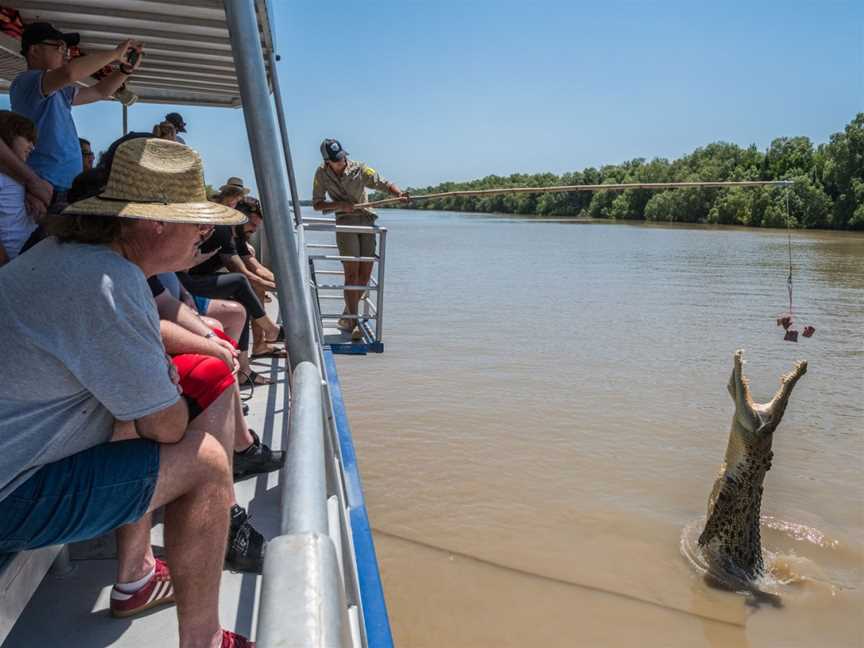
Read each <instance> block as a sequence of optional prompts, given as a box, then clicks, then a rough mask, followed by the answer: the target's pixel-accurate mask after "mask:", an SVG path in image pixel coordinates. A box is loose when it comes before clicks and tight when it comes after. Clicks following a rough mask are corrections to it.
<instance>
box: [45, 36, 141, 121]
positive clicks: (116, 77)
mask: <svg viewBox="0 0 864 648" xmlns="http://www.w3.org/2000/svg"><path fill="white" fill-rule="evenodd" d="M132 51H134V52H137V56H136V57H135V63H134V64H132V63H130V62H129V55H130V53H131V52H132ZM142 51H143V48H142V45H141V43H137V42H134V41H131V40H128V41H126V42H124V43H121V44H120V45H119V46H118V47H117V49H115V50H114V52H113V53H112V54H113V55H114V57H115V58H114V60H116V61H119V62H120V69H119V70H117V71H116V72H113V73H111V74H109V75H108V76H107V77H105V78H104V79H102V80H101V81H99V83H97V84H96V85H93V86H90V87H89V88H81V89H80V90H79V91H78V92H77V93H76V95H75V100H74V101H73V102H72V105H74V106H83V105H84V104H88V103H93V102H94V101H101V100H102V99H108V98H109V97H111V96H112V95H113V94H114V93H115V92H117V90H118V88H120V86H122V85H123V84H124V83H125V82H126V79H127V78H129V75H130V74H132V73H133V72H134V71H135V70H137V69H138V66H139V65H141V61H142V59H143V54H142ZM91 56H92V54H88V55H87V56H82V57H79V58H77V59H74V60H73V61H70V63H69V65H71V64H72V63H74V62H75V61H79V60H81V59H88V58H90V57H91ZM108 63H111V61H109V62H108ZM108 63H106V65H107V64H108ZM103 67H104V66H103ZM96 69H97V70H98V69H101V68H96ZM94 71H95V70H94ZM91 74H92V72H91ZM86 76H87V75H84V77H82V78H86ZM43 85H44V81H43Z"/></svg>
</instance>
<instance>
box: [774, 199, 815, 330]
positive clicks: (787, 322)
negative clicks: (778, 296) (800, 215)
mask: <svg viewBox="0 0 864 648" xmlns="http://www.w3.org/2000/svg"><path fill="white" fill-rule="evenodd" d="M791 193H792V187H791V186H787V187H786V249H787V250H788V253H789V271H788V274H787V275H786V290H787V292H788V293H789V310H788V311H786V312H785V313H781V314H780V315H778V316H777V326H782V327H783V328H784V329H785V330H786V333H785V334H784V336H783V339H784V340H785V341H786V342H797V341H798V329H796V328H795V313H794V309H793V305H792V210H791V209H790V207H789V196H790V194H791ZM815 332H816V329H815V328H814V327H813V326H811V325H809V324H808V325H807V326H805V327H804V330H803V331H802V332H801V335H803V336H804V337H805V338H809V337H811V336H812V335H813V334H814V333H815Z"/></svg>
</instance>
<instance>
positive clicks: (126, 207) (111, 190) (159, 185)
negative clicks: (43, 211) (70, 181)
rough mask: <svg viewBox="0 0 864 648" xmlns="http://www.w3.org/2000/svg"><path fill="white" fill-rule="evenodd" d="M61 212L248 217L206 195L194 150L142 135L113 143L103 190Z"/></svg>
mask: <svg viewBox="0 0 864 648" xmlns="http://www.w3.org/2000/svg"><path fill="white" fill-rule="evenodd" d="M62 213H63V214H69V215H75V214H82V215H93V216H119V217H122V218H138V219H144V220H158V221H166V222H170V223H194V224H202V225H239V224H240V223H245V222H246V220H247V219H246V216H245V215H244V214H242V213H240V212H239V211H237V210H236V209H231V208H230V207H228V206H226V205H220V204H218V203H213V202H210V201H208V200H207V194H206V192H205V189H204V170H203V167H202V165H201V158H200V157H199V156H198V154H197V153H196V152H195V151H193V150H192V149H190V148H189V147H188V146H185V145H183V144H179V143H177V142H171V141H169V140H164V139H156V138H143V137H142V138H138V139H131V140H129V141H126V142H123V143H122V144H121V145H120V146H118V147H117V152H116V153H115V154H114V160H113V162H112V163H111V173H110V175H109V176H108V184H107V185H106V187H105V191H103V192H102V193H101V194H99V195H98V196H94V197H92V198H87V199H86V200H80V201H78V202H75V203H72V204H71V205H69V206H68V207H67V208H66V209H64V210H63V212H62Z"/></svg>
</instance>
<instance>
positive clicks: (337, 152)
mask: <svg viewBox="0 0 864 648" xmlns="http://www.w3.org/2000/svg"><path fill="white" fill-rule="evenodd" d="M321 157H323V158H324V159H325V160H330V161H331V162H338V161H339V160H344V159H345V158H347V157H348V151H346V150H345V149H343V148H342V145H341V144H340V143H339V142H338V141H337V140H335V139H325V140H324V141H323V142H321Z"/></svg>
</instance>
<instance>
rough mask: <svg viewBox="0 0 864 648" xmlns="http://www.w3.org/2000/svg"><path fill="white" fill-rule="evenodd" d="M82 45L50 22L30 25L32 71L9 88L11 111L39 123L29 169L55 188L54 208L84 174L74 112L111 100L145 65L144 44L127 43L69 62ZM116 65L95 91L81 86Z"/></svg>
mask: <svg viewBox="0 0 864 648" xmlns="http://www.w3.org/2000/svg"><path fill="white" fill-rule="evenodd" d="M79 40H80V36H79V35H78V34H64V33H63V32H61V31H59V30H57V29H55V28H54V27H52V26H51V25H50V24H49V23H46V22H37V23H31V24H29V25H27V28H26V29H25V30H24V33H23V35H22V36H21V54H23V55H24V58H25V59H26V60H27V70H26V71H24V72H22V73H21V74H19V75H18V76H17V77H15V80H14V81H13V82H12V85H11V86H10V88H9V96H10V98H11V103H12V110H14V111H15V112H17V113H19V114H21V115H25V116H26V117H29V118H30V119H32V120H33V121H34V122H35V123H36V128H37V130H38V132H39V142H38V143H37V145H36V148H35V149H34V150H33V153H32V155H31V156H30V159H29V161H28V163H29V164H30V166H31V167H32V168H33V170H34V171H36V173H37V174H39V176H40V177H42V178H44V179H45V180H47V181H48V182H50V183H51V185H52V186H53V188H54V197H53V200H52V204H57V203H64V202H65V196H66V192H67V191H68V190H69V187H71V186H72V180H73V179H74V178H75V176H77V175H78V174H79V173H81V170H82V168H83V162H82V159H81V148H80V145H79V143H78V132H77V131H76V130H75V122H74V121H73V120H72V106H82V105H84V104H89V103H93V102H94V101H99V100H101V99H108V98H110V97H111V96H112V95H113V94H114V93H115V92H116V91H117V90H118V89H119V88H120V86H121V85H123V83H125V82H126V80H127V79H128V78H129V75H130V74H132V73H133V72H134V71H135V70H136V69H137V67H138V66H139V65H140V64H141V60H142V55H141V52H142V46H141V43H138V42H136V41H132V40H125V41H123V42H122V43H120V44H119V45H118V46H117V47H115V48H114V49H113V50H107V51H101V50H97V51H94V52H91V53H90V54H88V55H87V56H79V57H77V58H75V59H72V60H71V61H70V60H69V59H68V54H69V48H70V47H73V46H75V45H77V44H78V41H79ZM133 52H134V53H135V54H134V55H133ZM130 57H131V58H130ZM112 63H119V64H120V67H119V69H118V70H117V71H116V72H113V73H111V74H109V75H108V76H107V77H105V78H104V79H102V80H101V81H99V82H98V83H96V84H95V85H93V86H90V87H81V86H79V85H78V82H79V81H82V80H84V79H86V78H87V77H89V76H90V75H91V74H93V73H94V72H97V71H99V70H101V69H102V68H103V67H105V66H106V65H110V64H112Z"/></svg>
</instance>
